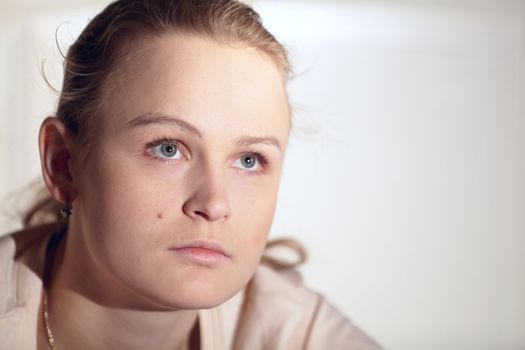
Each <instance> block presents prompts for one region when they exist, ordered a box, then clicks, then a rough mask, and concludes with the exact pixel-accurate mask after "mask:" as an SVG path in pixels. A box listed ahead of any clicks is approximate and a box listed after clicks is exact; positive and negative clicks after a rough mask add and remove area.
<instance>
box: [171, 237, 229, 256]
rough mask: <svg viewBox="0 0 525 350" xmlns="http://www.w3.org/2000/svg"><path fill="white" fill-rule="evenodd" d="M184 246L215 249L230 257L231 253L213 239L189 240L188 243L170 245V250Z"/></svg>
mask: <svg viewBox="0 0 525 350" xmlns="http://www.w3.org/2000/svg"><path fill="white" fill-rule="evenodd" d="M183 248H203V249H208V250H213V251H216V252H218V253H221V254H222V255H225V256H227V257H230V253H228V252H227V251H226V250H225V249H224V248H223V247H222V246H221V245H220V244H219V243H218V242H213V241H204V240H196V241H191V242H187V243H183V244H179V245H176V246H173V247H170V250H177V249H183Z"/></svg>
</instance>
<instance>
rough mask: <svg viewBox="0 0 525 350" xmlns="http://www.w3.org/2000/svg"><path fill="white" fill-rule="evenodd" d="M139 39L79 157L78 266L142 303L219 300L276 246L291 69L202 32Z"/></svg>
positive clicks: (183, 304) (185, 304) (101, 284)
mask: <svg viewBox="0 0 525 350" xmlns="http://www.w3.org/2000/svg"><path fill="white" fill-rule="evenodd" d="M133 48H134V49H135V50H130V52H132V53H131V54H130V55H128V56H127V59H126V60H123V61H122V62H120V63H119V69H120V71H119V74H117V75H116V77H114V78H110V79H111V80H110V81H109V82H108V83H107V85H106V89H105V92H104V94H103V100H102V102H103V103H102V104H103V106H102V107H101V110H100V112H101V113H100V115H97V116H95V117H96V124H95V129H96V131H95V135H94V137H93V139H92V140H91V142H92V144H93V147H92V148H91V152H90V153H89V155H88V157H87V159H86V160H85V161H84V162H82V163H74V165H73V169H72V173H73V179H74V182H75V184H76V186H77V190H78V197H77V198H76V199H75V200H74V202H73V217H72V218H71V220H72V221H71V225H70V226H71V230H72V231H77V232H71V234H72V235H76V237H74V238H73V237H71V238H70V239H74V240H75V239H76V240H77V243H78V244H77V245H78V246H80V247H81V248H80V250H81V251H79V252H75V254H76V256H77V259H78V261H77V264H78V265H77V266H78V270H79V271H78V272H79V273H80V274H81V276H85V278H87V279H95V281H90V282H93V283H89V285H90V286H93V287H92V288H98V289H101V292H104V291H106V292H108V293H119V292H121V293H123V295H122V298H126V296H124V295H127V296H129V295H132V296H134V297H135V299H133V298H132V299H130V300H135V301H136V300H140V302H139V304H140V303H142V304H140V305H142V306H143V307H151V306H157V307H158V306H160V307H166V308H207V307H212V306H215V305H218V304H220V303H221V302H223V301H225V300H226V299H228V298H229V297H231V296H232V295H233V294H235V293H236V292H237V291H238V290H240V289H241V288H242V287H243V286H244V285H245V284H246V283H247V281H248V280H249V279H250V277H251V276H252V274H253V272H254V270H255V268H256V266H257V265H258V262H259V259H260V257H261V254H262V252H263V250H264V246H265V243H266V239H267V234H268V232H269V229H270V226H271V223H272V219H273V215H274V210H275V204H276V197H277V190H278V184H279V178H280V174H281V167H282V162H283V158H284V153H285V148H286V144H287V140H288V133H289V128H290V118H289V109H288V103H287V97H286V93H285V89H284V85H283V80H282V76H281V74H280V71H279V70H278V68H277V67H276V65H275V64H274V62H273V61H272V60H271V59H270V58H269V57H268V56H266V55H265V54H263V53H261V52H259V51H256V50H255V49H251V48H246V47H240V46H226V45H220V44H217V43H215V42H214V41H211V40H206V39H202V38H199V37H196V36H190V35H184V36H178V35H167V36H164V37H161V38H156V39H154V40H150V41H148V42H144V43H142V44H141V45H135V46H134V47H133ZM220 250H222V251H223V253H220V252H219V251H220Z"/></svg>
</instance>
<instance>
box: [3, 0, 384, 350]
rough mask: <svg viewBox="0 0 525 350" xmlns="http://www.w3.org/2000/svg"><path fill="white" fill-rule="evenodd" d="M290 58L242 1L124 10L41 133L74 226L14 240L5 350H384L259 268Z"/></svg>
mask: <svg viewBox="0 0 525 350" xmlns="http://www.w3.org/2000/svg"><path fill="white" fill-rule="evenodd" d="M289 70H290V69H289V64H288V61H287V58H286V54H285V50H284V49H283V47H282V46H281V45H280V44H279V43H278V42H277V41H276V40H275V38H274V37H273V36H272V35H271V34H270V33H268V32H267V31H266V30H265V29H264V27H263V26H262V24H261V22H260V20H259V17H258V15H257V14H256V13H255V12H254V11H253V10H252V9H251V8H249V7H248V6H246V5H243V4H241V3H238V2H235V1H229V0H214V1H208V0H206V1H197V0H180V1H175V0H171V1H168V0H120V1H116V2H114V3H112V4H110V5H109V6H108V7H107V8H106V9H105V10H104V11H103V12H101V13H100V14H99V15H98V16H97V17H95V18H94V19H93V20H92V21H91V22H90V23H89V24H88V26H87V27H86V28H85V30H84V31H83V32H82V34H81V35H80V37H79V38H78V39H77V41H76V42H75V43H74V44H73V45H72V46H71V48H70V49H69V51H68V54H67V57H66V65H65V76H64V83H63V90H62V93H61V96H60V101H59V104H58V108H57V112H56V116H54V117H50V118H47V119H46V120H45V121H44V122H43V123H42V126H41V129H40V135H39V146H40V156H41V164H42V174H43V178H44V182H45V185H46V187H47V189H48V191H49V194H50V195H51V197H52V201H51V202H50V201H49V200H44V201H43V202H41V203H40V205H38V206H36V207H35V208H34V210H32V211H31V212H30V214H29V216H28V219H27V223H28V224H30V223H31V221H32V220H34V219H35V217H36V215H37V214H38V213H40V212H42V211H44V212H45V210H44V209H45V208H46V206H48V205H49V203H58V204H60V209H56V211H57V212H60V215H61V217H62V219H60V220H55V223H51V224H47V225H38V226H33V227H32V228H27V229H26V230H23V231H20V232H17V233H15V234H12V235H10V236H7V237H6V238H4V239H2V241H1V243H0V252H1V254H0V256H1V259H2V270H3V271H2V277H1V278H2V281H1V283H2V285H5V286H7V288H4V289H2V291H1V293H2V294H1V295H0V296H1V298H0V303H1V305H0V312H1V315H2V318H1V319H0V339H1V340H0V341H1V342H3V343H4V344H2V348H6V349H7V348H9V349H34V348H38V349H50V348H51V349H199V348H200V349H227V348H234V349H250V350H251V349H303V348H308V349H324V348H331V349H335V348H340V349H377V348H378V346H377V345H376V344H375V343H374V342H373V341H372V340H371V339H369V338H368V337H367V336H366V335H364V334H363V333H362V332H360V331H359V330H358V329H357V328H355V327H354V326H353V325H352V324H351V323H350V322H349V321H348V320H347V319H346V318H344V317H343V316H341V315H340V314H339V313H338V312H337V311H336V310H335V309H334V308H332V307H331V306H330V305H329V304H328V303H327V302H326V301H324V299H323V298H322V297H320V296H319V295H317V294H315V293H313V292H311V291H308V290H307V289H305V288H304V287H303V286H302V285H301V284H300V281H298V280H297V279H296V278H295V279H294V278H293V274H290V273H289V275H290V276H291V277H286V274H283V273H278V272H276V271H274V270H272V269H270V268H267V267H263V266H259V263H260V259H261V256H262V254H263V251H264V249H265V245H266V240H267V235H268V232H269V229H270V225H271V222H272V219H273V215H274V210H275V203H276V197H277V190H278V184H279V178H280V175H281V169H282V162H283V158H284V154H285V151H286V145H287V141H288V134H289V131H290V107H289V104H288V100H287V96H286V89H285V83H286V79H287V76H288V73H289Z"/></svg>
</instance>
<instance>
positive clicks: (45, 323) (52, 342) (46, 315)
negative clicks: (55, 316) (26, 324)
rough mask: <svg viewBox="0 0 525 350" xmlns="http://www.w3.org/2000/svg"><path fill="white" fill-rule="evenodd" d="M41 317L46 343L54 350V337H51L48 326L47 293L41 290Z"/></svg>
mask: <svg viewBox="0 0 525 350" xmlns="http://www.w3.org/2000/svg"><path fill="white" fill-rule="evenodd" d="M43 304H44V308H43V316H44V328H45V331H46V336H47V342H48V343H49V347H50V349H51V350H56V348H55V337H53V331H52V330H51V325H50V324H49V307H48V301H47V291H46V290H45V289H44V290H43Z"/></svg>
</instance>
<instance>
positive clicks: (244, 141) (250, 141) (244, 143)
mask: <svg viewBox="0 0 525 350" xmlns="http://www.w3.org/2000/svg"><path fill="white" fill-rule="evenodd" d="M255 144H266V145H269V146H275V147H277V149H279V151H280V150H281V144H280V143H279V140H277V139H276V138H275V137H271V136H269V137H252V136H244V137H241V138H240V139H239V141H237V145H238V146H240V147H249V146H252V145H255Z"/></svg>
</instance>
